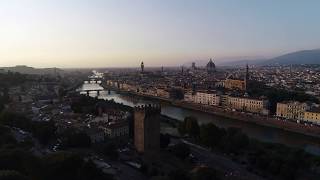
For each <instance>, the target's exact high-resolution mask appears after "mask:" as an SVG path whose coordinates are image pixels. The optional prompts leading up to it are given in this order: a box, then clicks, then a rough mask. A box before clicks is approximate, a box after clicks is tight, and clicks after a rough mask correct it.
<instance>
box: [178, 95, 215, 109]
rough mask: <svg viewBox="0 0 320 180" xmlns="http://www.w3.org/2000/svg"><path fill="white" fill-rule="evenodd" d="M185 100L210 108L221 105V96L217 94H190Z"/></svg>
mask: <svg viewBox="0 0 320 180" xmlns="http://www.w3.org/2000/svg"><path fill="white" fill-rule="evenodd" d="M184 100H185V101H187V102H193V103H197V104H205V105H210V106H219V104H220V96H219V95H217V94H215V93H208V92H196V93H195V94H192V93H190V92H189V93H186V94H185V97H184Z"/></svg>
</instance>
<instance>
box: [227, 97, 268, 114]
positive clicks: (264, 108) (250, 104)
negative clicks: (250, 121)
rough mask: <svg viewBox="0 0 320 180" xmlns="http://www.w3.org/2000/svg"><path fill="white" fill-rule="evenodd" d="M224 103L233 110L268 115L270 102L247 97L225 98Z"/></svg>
mask: <svg viewBox="0 0 320 180" xmlns="http://www.w3.org/2000/svg"><path fill="white" fill-rule="evenodd" d="M223 102H224V103H226V104H224V106H227V107H229V108H231V109H235V110H240V111H246V112H251V113H259V114H265V115H267V114H268V113H269V111H268V101H267V100H265V99H253V98H247V97H233V96H224V97H223Z"/></svg>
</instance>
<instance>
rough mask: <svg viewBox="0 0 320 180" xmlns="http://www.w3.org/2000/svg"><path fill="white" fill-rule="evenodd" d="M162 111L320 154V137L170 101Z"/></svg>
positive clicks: (103, 95) (130, 101)
mask: <svg viewBox="0 0 320 180" xmlns="http://www.w3.org/2000/svg"><path fill="white" fill-rule="evenodd" d="M94 86H99V85H97V84H84V86H83V88H84V89H94ZM90 96H93V97H95V96H97V93H96V92H90ZM99 98H100V99H108V100H111V99H113V100H114V101H115V102H118V103H123V104H124V105H128V106H131V107H133V106H138V105H144V104H150V103H159V102H158V101H157V100H146V99H145V98H137V97H131V96H127V95H120V94H118V93H116V92H114V91H110V94H109V93H108V91H102V92H100V95H99ZM161 108H162V109H161V113H162V114H163V115H166V116H169V117H171V118H175V119H178V120H183V119H184V118H185V117H187V116H191V115H192V116H194V117H196V118H197V119H198V122H199V123H200V124H202V123H213V124H215V125H216V126H218V127H222V128H228V127H238V128H241V129H242V131H243V132H244V133H246V134H247V135H248V136H249V137H251V138H256V139H258V140H261V141H266V142H273V143H280V144H286V145H289V146H294V147H300V148H303V149H305V150H306V151H308V152H311V153H314V154H318V155H320V139H317V138H312V137H308V136H304V135H300V134H296V133H291V132H287V131H283V130H279V129H275V128H269V127H264V126H259V125H255V124H251V123H246V122H243V121H238V120H233V119H227V118H223V117H218V116H215V115H212V114H208V113H204V112H199V111H194V110H189V109H184V108H180V107H176V106H173V105H170V104H168V103H163V102H161Z"/></svg>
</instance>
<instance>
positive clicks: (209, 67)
mask: <svg viewBox="0 0 320 180" xmlns="http://www.w3.org/2000/svg"><path fill="white" fill-rule="evenodd" d="M206 68H207V72H208V74H213V73H214V72H216V65H215V64H214V62H213V61H212V59H211V58H210V61H209V62H208V64H207V66H206Z"/></svg>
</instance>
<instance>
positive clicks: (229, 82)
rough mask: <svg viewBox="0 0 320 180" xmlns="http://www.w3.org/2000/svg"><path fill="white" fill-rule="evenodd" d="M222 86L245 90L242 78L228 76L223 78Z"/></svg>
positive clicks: (244, 82)
mask: <svg viewBox="0 0 320 180" xmlns="http://www.w3.org/2000/svg"><path fill="white" fill-rule="evenodd" d="M223 87H224V88H226V89H236V90H241V91H245V90H246V81H245V80H243V79H236V78H233V77H231V76H230V77H228V78H227V79H226V80H224V82H223Z"/></svg>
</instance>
